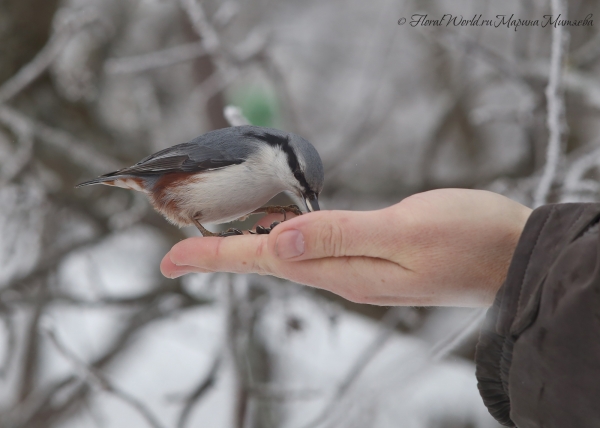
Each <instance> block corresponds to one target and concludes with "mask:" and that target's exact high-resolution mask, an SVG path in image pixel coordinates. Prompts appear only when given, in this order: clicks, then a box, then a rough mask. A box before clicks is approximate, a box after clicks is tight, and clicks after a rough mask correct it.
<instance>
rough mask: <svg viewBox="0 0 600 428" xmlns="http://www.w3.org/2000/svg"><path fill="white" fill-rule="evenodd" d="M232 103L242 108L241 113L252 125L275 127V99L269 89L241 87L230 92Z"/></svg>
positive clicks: (276, 117) (276, 113)
mask: <svg viewBox="0 0 600 428" xmlns="http://www.w3.org/2000/svg"><path fill="white" fill-rule="evenodd" d="M231 98H232V100H231V101H232V104H234V105H236V106H238V107H239V108H241V109H242V113H243V114H244V116H246V118H247V119H248V120H249V121H250V123H251V124H252V125H257V126H266V127H275V126H276V124H277V123H278V122H279V120H278V119H279V117H278V110H279V109H278V106H277V99H276V97H275V95H274V94H273V93H271V91H268V90H265V89H261V88H256V87H252V88H242V89H238V90H237V91H235V92H234V93H233V94H232V97H231Z"/></svg>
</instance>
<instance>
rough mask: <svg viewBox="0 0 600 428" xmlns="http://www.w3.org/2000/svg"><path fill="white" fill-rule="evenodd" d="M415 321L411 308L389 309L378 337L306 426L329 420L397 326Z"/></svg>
mask: <svg viewBox="0 0 600 428" xmlns="http://www.w3.org/2000/svg"><path fill="white" fill-rule="evenodd" d="M414 322H415V313H414V312H413V310H412V309H411V308H405V307H396V308H392V309H390V310H388V311H387V313H386V314H385V316H384V317H383V319H382V320H381V330H380V332H379V334H378V335H377V337H376V338H375V339H374V340H373V341H372V343H370V344H369V345H368V346H366V347H365V348H364V350H363V352H362V353H361V354H360V355H359V356H358V358H357V359H356V360H355V362H354V364H352V366H351V367H350V369H349V370H348V373H347V374H346V376H345V377H344V379H343V380H342V382H340V384H339V385H338V386H337V388H336V391H335V393H334V394H333V396H332V397H331V399H330V400H329V402H328V404H327V405H326V406H325V407H323V410H322V411H321V412H320V413H319V414H318V415H317V416H316V417H315V418H313V419H312V420H311V421H310V422H309V423H308V424H305V425H303V427H305V428H315V427H318V426H320V425H322V424H323V423H325V422H326V421H327V419H328V418H329V417H330V414H331V413H332V409H333V408H334V407H336V406H338V405H339V404H340V402H341V401H342V398H343V397H344V396H345V395H346V394H347V392H348V391H349V390H350V388H351V387H352V386H353V385H354V383H355V382H356V380H357V379H358V378H359V377H360V375H361V374H362V373H363V372H364V370H365V369H366V368H367V366H368V365H369V363H370V362H371V361H373V359H374V358H375V357H376V356H377V354H379V352H380V351H381V350H382V349H383V347H384V345H385V344H386V343H387V342H388V341H389V340H390V339H391V338H392V337H394V335H395V334H396V328H397V327H398V326H399V325H401V324H412V323H414Z"/></svg>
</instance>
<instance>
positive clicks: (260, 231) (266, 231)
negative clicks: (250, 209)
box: [249, 221, 281, 235]
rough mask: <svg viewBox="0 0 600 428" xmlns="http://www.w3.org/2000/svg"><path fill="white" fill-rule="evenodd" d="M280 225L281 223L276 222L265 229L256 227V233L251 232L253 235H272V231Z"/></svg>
mask: <svg viewBox="0 0 600 428" xmlns="http://www.w3.org/2000/svg"><path fill="white" fill-rule="evenodd" d="M279 223H281V222H280V221H274V222H273V223H271V225H270V226H269V227H264V226H256V232H254V231H252V230H250V231H249V232H250V233H251V234H253V235H268V234H269V233H271V231H272V230H273V228H274V227H275V226H277V225H278V224H279Z"/></svg>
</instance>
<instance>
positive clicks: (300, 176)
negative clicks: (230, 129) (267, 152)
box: [244, 132, 311, 192]
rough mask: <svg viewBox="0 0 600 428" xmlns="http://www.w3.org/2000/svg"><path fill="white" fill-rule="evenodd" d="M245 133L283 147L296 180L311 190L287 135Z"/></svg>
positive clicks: (308, 190) (304, 187) (306, 189)
mask: <svg viewBox="0 0 600 428" xmlns="http://www.w3.org/2000/svg"><path fill="white" fill-rule="evenodd" d="M244 135H246V136H247V137H252V138H256V139H257V140H261V141H264V142H265V143H267V144H268V145H270V146H272V147H279V148H281V150H283V152H284V153H285V154H286V157H287V162H288V165H289V167H290V170H291V171H292V172H293V173H294V177H295V178H296V180H298V182H299V183H300V185H301V186H302V188H303V189H304V192H310V191H311V189H310V186H309V184H308V182H307V181H306V177H304V173H303V172H302V170H301V169H300V163H299V162H298V157H297V156H296V153H295V152H294V149H292V147H291V146H290V140H289V138H288V137H287V136H285V137H283V136H279V135H274V134H268V133H264V134H258V133H255V132H246V133H245V134H244Z"/></svg>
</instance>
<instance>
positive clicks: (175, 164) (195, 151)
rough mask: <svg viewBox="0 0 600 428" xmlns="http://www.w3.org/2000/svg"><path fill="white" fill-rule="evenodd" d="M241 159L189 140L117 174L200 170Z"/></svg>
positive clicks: (225, 164) (232, 163) (231, 163)
mask: <svg viewBox="0 0 600 428" xmlns="http://www.w3.org/2000/svg"><path fill="white" fill-rule="evenodd" d="M243 161H244V159H243V158H236V157H234V156H232V155H231V154H230V153H229V152H228V151H225V150H219V149H217V148H214V147H208V146H206V145H200V144H198V143H195V142H189V143H183V144H178V145H176V146H173V147H169V148H166V149H164V150H161V151H159V152H156V153H154V154H152V155H150V156H148V157H146V158H144V159H142V160H141V161H139V162H138V163H136V164H135V165H133V166H131V167H129V168H125V169H122V170H120V171H118V174H119V175H124V174H131V175H152V174H167V173H170V172H200V171H205V170H208V169H216V168H223V167H226V166H229V165H237V164H240V163H242V162H243Z"/></svg>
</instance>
